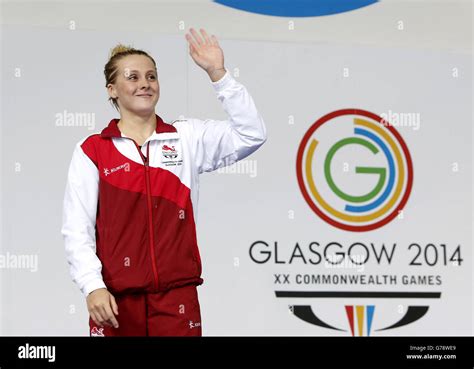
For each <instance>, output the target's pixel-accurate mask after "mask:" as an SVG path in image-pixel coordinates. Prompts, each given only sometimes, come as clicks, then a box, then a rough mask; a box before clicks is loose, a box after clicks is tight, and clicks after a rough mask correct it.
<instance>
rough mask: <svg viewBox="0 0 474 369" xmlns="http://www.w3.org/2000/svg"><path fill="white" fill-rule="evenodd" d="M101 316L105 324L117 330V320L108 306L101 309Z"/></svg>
mask: <svg viewBox="0 0 474 369" xmlns="http://www.w3.org/2000/svg"><path fill="white" fill-rule="evenodd" d="M101 313H102V314H101V315H102V316H103V317H104V318H105V324H107V325H109V326H111V327H114V328H118V322H117V319H115V315H114V313H113V312H112V309H111V308H110V305H103V306H102V309H101Z"/></svg>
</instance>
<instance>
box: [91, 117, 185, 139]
mask: <svg viewBox="0 0 474 369" xmlns="http://www.w3.org/2000/svg"><path fill="white" fill-rule="evenodd" d="M155 116H156V130H155V132H154V134H153V136H155V134H160V133H176V128H175V127H173V126H172V125H171V124H167V123H165V122H163V119H161V117H159V116H158V115H157V114H155ZM118 122H119V119H117V118H114V119H112V120H111V121H110V122H109V125H108V126H107V127H105V128H104V129H103V130H102V131H101V132H100V136H101V137H102V138H108V137H122V133H121V132H120V130H119V128H118V126H117V124H118ZM166 136H167V135H166ZM156 138H159V137H156Z"/></svg>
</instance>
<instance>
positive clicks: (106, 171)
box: [104, 163, 130, 177]
mask: <svg viewBox="0 0 474 369" xmlns="http://www.w3.org/2000/svg"><path fill="white" fill-rule="evenodd" d="M122 169H124V170H125V171H126V172H130V163H124V164H122V165H119V166H117V167H115V168H112V169H109V168H104V174H105V176H106V177H107V176H108V175H110V174H112V173H115V172H117V171H119V170H122Z"/></svg>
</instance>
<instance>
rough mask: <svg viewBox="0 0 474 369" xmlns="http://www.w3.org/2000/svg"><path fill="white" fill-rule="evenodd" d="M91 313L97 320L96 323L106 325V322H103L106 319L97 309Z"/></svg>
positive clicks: (101, 325)
mask: <svg viewBox="0 0 474 369" xmlns="http://www.w3.org/2000/svg"><path fill="white" fill-rule="evenodd" d="M90 314H91V318H92V320H93V321H94V322H95V324H97V325H98V326H100V327H101V328H103V327H104V323H103V322H104V319H103V318H102V316H101V315H100V314H99V313H98V312H96V311H90Z"/></svg>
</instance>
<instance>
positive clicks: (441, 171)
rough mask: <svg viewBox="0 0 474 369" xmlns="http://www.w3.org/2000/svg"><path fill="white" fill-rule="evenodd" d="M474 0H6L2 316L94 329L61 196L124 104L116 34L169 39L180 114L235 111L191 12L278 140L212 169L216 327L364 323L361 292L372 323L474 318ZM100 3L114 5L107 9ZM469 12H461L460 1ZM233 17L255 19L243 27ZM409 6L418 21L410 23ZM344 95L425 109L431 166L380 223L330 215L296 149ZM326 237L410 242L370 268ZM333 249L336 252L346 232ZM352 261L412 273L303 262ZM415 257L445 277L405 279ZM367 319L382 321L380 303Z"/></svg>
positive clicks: (139, 40)
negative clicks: (201, 55) (276, 9)
mask: <svg viewBox="0 0 474 369" xmlns="http://www.w3.org/2000/svg"><path fill="white" fill-rule="evenodd" d="M448 3H449V4H448ZM66 4H67V5H68V6H66ZM114 4H115V3H114ZM43 5H44V4H43ZM107 5H109V7H108V8H107ZM470 5H471V4H470V3H469V2H466V1H450V2H410V1H405V2H398V3H397V5H395V4H394V2H392V1H382V2H379V3H377V4H375V5H373V6H369V7H366V8H363V9H359V10H356V11H353V12H348V13H343V14H337V15H332V16H326V17H310V18H304V19H295V20H293V21H294V27H295V28H294V29H293V30H289V29H288V21H289V20H288V19H286V18H284V17H271V16H263V15H256V14H251V13H246V12H242V11H237V10H234V9H230V8H226V7H223V6H221V5H218V4H213V3H212V2H207V1H206V2H205V1H200V2H173V3H171V2H155V3H153V4H152V3H143V4H142V6H143V7H144V8H142V9H141V11H144V13H145V14H148V15H147V16H144V17H145V18H143V19H142V20H141V21H138V20H137V19H135V20H133V19H132V18H134V17H130V14H131V13H132V12H133V6H132V5H130V4H128V6H127V5H124V4H120V5H117V7H114V8H110V3H108V2H100V3H96V6H97V8H96V9H92V8H91V5H90V4H85V5H79V3H75V2H71V3H64V2H61V3H56V4H55V5H51V4H50V5H47V7H46V8H44V9H46V10H45V13H43V14H41V15H40V14H39V13H36V15H35V8H34V7H35V6H34V5H32V4H28V3H22V4H13V3H9V4H6V5H5V7H4V10H5V12H4V14H5V15H4V19H3V20H2V22H3V23H2V91H1V93H2V100H1V102H2V107H1V112H2V113H1V114H2V116H1V123H2V124H1V133H2V135H1V137H2V151H1V155H2V160H1V165H2V191H1V193H2V206H1V209H2V223H1V224H2V245H1V255H0V257H1V259H0V267H1V268H0V273H1V274H0V277H1V286H0V288H1V301H2V303H1V304H0V305H1V306H0V309H1V320H0V324H1V327H0V328H1V330H0V333H1V334H2V335H88V326H87V310H86V306H85V301H84V298H83V297H82V295H81V294H80V292H79V290H78V289H77V287H76V286H75V285H73V284H72V282H71V280H70V277H69V273H68V271H67V265H66V262H65V256H64V251H63V243H62V238H61V235H60V227H61V211H62V199H63V194H64V186H65V181H66V174H67V168H68V165H69V161H70V159H71V155H72V149H73V146H74V143H76V142H77V141H78V140H79V139H80V138H81V137H84V136H87V135H89V134H91V133H93V132H97V131H100V130H101V129H102V128H103V127H104V126H105V125H106V124H107V123H108V122H109V121H110V119H111V118H113V117H117V113H116V112H115V111H114V110H113V109H112V107H111V106H110V105H109V103H108V102H107V94H106V91H105V88H104V84H105V82H104V77H103V67H104V64H105V62H106V59H107V55H108V51H109V50H110V48H112V47H113V46H114V45H115V44H116V43H117V42H123V43H126V44H133V45H134V46H135V47H137V48H143V49H145V50H146V51H148V52H150V53H151V55H152V56H154V58H155V60H156V62H157V66H158V73H159V75H158V78H159V81H160V85H161V97H160V101H159V102H158V106H157V110H156V111H157V114H159V115H160V116H161V117H162V118H163V119H164V120H165V121H171V120H173V119H176V118H178V117H179V116H180V115H184V116H190V117H196V118H201V119H205V118H214V119H223V118H225V114H224V112H223V111H222V109H221V107H220V105H219V102H218V101H217V100H216V98H215V94H214V92H213V90H212V87H211V86H210V84H209V80H208V77H207V75H205V73H204V72H203V71H202V70H201V69H199V68H198V67H197V66H196V65H194V63H193V61H192V60H191V59H190V57H189V56H188V54H187V46H186V43H185V39H184V36H183V34H184V31H183V30H182V29H180V26H182V25H183V23H180V22H184V24H185V25H186V28H187V27H189V26H194V27H201V26H202V27H205V28H206V29H208V30H209V31H210V32H211V33H214V34H216V35H217V36H218V37H219V39H220V40H221V45H222V47H223V50H224V53H225V60H226V67H227V69H228V70H229V71H230V72H231V73H232V74H233V75H234V77H235V78H236V79H238V80H239V81H240V82H242V83H243V84H244V85H245V86H246V87H247V88H248V90H249V91H250V93H251V94H252V96H253V98H254V100H255V102H256V105H257V107H258V109H259V111H260V113H261V114H262V116H263V118H264V120H265V122H266V125H267V131H268V141H267V142H266V144H265V145H264V146H263V147H262V148H261V149H260V150H259V151H257V152H256V153H255V154H254V155H252V156H251V157H249V158H248V159H246V160H244V161H243V162H240V163H238V164H236V165H234V166H232V167H229V168H226V169H225V170H220V171H218V172H214V173H211V174H204V175H202V176H201V186H200V202H199V213H198V214H199V219H198V240H199V246H200V250H201V256H202V262H203V278H204V284H203V285H202V286H200V287H199V288H198V292H199V296H200V301H201V308H202V322H203V334H204V335H342V336H344V335H351V332H350V327H349V320H348V317H347V315H346V311H345V307H344V306H345V305H351V306H352V305H354V306H355V305H360V306H365V305H374V306H375V310H374V317H373V320H372V330H371V332H370V334H371V335H378V336H382V335H404V336H407V335H472V333H473V323H472V322H473V316H472V312H473V303H472V298H473V274H472V269H473V268H472V228H473V218H472V217H473V213H472V164H473V163H472V158H473V154H472V122H473V120H472V45H471V40H472V38H471V34H470V33H469V32H470V31H471V29H470V27H471V21H472V18H471V16H470V15H471V13H469V12H470V11H471V8H470ZM147 7H148V8H147ZM101 8H103V9H108V11H109V12H110V13H111V14H110V16H111V17H112V19H114V20H115V21H112V20H110V19H109V18H108V19H103V17H102V15H103V14H102V15H101ZM25 9H27V10H28V11H26V12H25ZM147 9H148V10H149V11H147ZM466 10H467V11H468V12H466ZM150 11H152V12H153V14H155V15H156V18H153V17H150V16H149V14H150ZM22 12H23V16H22V17H20V13H22ZM202 12H207V13H206V14H208V16H206V18H205V22H204V21H202V18H199V14H200V13H202ZM417 12H418V13H417ZM466 13H467V15H466ZM25 14H26V15H25ZM413 14H430V17H431V19H436V18H437V17H439V18H440V19H441V18H442V19H443V22H438V23H437V24H436V27H434V26H432V28H429V26H427V24H426V23H424V19H425V18H421V17H420V18H418V19H416V17H415V18H414V16H413ZM453 14H454V15H455V16H456V17H450V15H453ZM99 15H101V17H99ZM224 19H227V20H229V21H232V20H235V19H238V20H239V21H238V23H235V27H234V25H233V26H232V27H230V25H229V24H227V23H226V22H225V21H224ZM380 19H385V20H388V21H387V22H385V23H383V22H380ZM71 20H73V21H74V25H73V26H72V23H71ZM160 20H163V21H160ZM400 20H403V21H404V24H403V27H405V28H404V29H403V30H400V29H397V27H398V26H400V23H398V22H399V21H400ZM47 22H49V23H47ZM233 24H234V23H233ZM361 24H364V25H365V26H364V27H361V26H360V25H361ZM421 24H424V25H425V26H424V27H422V26H421ZM315 30H317V32H315ZM351 30H352V32H351ZM466 31H468V32H466ZM454 40H455V41H454ZM344 108H357V109H363V110H367V111H370V112H372V113H374V114H377V115H383V114H387V115H389V120H392V121H393V117H395V116H396V114H402V113H403V114H412V116H413V117H414V119H415V120H414V121H413V122H412V124H411V125H406V126H396V127H395V128H396V129H397V131H398V132H399V133H400V135H401V136H402V138H403V140H404V141H405V143H406V144H407V146H408V149H409V151H410V154H411V158H412V160H413V170H414V181H413V189H412V192H411V195H410V198H409V199H408V202H407V204H406V206H405V207H404V210H403V218H396V219H394V220H392V221H391V222H390V223H389V224H387V225H385V226H383V227H381V228H378V229H376V230H373V231H368V232H348V231H344V230H341V229H338V228H336V227H334V226H331V225H329V224H328V223H326V222H325V221H323V220H322V219H320V218H319V217H318V216H317V215H316V214H315V213H314V212H313V211H312V210H311V208H310V207H309V206H308V204H307V203H306V201H305V199H304V198H303V195H302V192H301V190H300V188H299V186H298V181H297V176H296V155H297V151H298V147H299V145H300V142H301V140H302V138H303V136H304V134H305V133H306V132H307V130H308V129H309V128H310V127H311V125H312V124H313V123H314V122H315V121H316V120H318V119H319V118H321V117H322V116H324V115H326V114H328V113H331V112H334V111H336V110H339V109H344ZM67 113H73V114H75V113H79V114H86V115H87V116H88V117H90V118H91V119H92V120H91V121H90V122H89V125H87V126H84V125H81V124H79V123H77V121H76V123H75V126H61V125H58V123H57V122H58V117H61V116H63V115H64V114H67ZM391 113H393V114H392V118H390V114H391ZM352 154H353V156H346V157H345V158H344V157H341V158H336V159H335V160H339V161H336V164H335V165H336V166H337V167H341V166H343V164H344V163H345V161H348V164H349V168H353V167H354V166H355V165H361V164H362V163H361V160H368V159H369V158H368V157H365V156H363V152H362V151H357V150H356V151H354V152H353V153H352ZM360 159H361V160H360ZM365 164H373V163H365ZM376 164H377V165H383V164H384V162H383V161H381V162H378V163H376ZM352 173H353V170H352ZM337 178H339V180H341V181H342V182H344V180H345V181H346V182H345V184H344V185H345V186H346V187H345V189H346V190H348V192H351V191H352V192H357V191H359V192H360V193H363V192H367V190H370V189H371V188H372V187H373V183H374V182H371V181H366V182H364V181H363V180H362V179H361V176H358V175H356V174H350V173H348V174H347V176H346V177H344V176H341V173H339V177H337ZM341 187H343V186H341ZM354 190H355V191H354ZM256 241H263V242H265V243H266V244H268V245H269V246H268V247H265V246H263V244H261V243H260V244H258V245H257V246H255V247H254V248H253V251H252V253H251V252H250V249H251V245H252V244H253V243H254V242H256ZM312 242H317V243H319V245H320V246H319V248H316V249H317V251H318V252H319V253H320V254H322V251H323V250H322V249H323V248H324V246H325V245H327V244H329V243H331V242H338V243H340V244H341V245H342V246H343V251H345V252H347V250H348V248H349V246H350V245H351V244H353V243H355V242H361V243H364V244H365V245H367V246H368V247H369V248H370V245H371V243H373V244H374V245H375V248H376V249H377V250H380V246H381V244H385V246H386V247H391V246H392V245H393V244H396V245H397V246H396V250H395V252H394V256H393V258H392V261H391V263H390V264H388V263H381V264H380V265H377V263H376V262H374V258H373V255H371V256H370V261H369V262H368V263H367V264H365V265H364V266H363V268H362V267H360V268H356V267H355V266H354V265H346V267H345V268H328V267H327V265H325V263H324V262H321V263H319V264H318V265H313V264H311V263H310V262H309V261H308V260H309V259H313V260H316V259H317V257H316V254H315V253H313V252H311V249H310V248H309V245H310V244H311V243H312ZM275 243H277V245H278V246H277V250H276V252H277V253H278V255H275V248H274V244H275ZM411 243H418V244H420V246H422V248H423V250H424V249H425V247H426V245H427V244H430V243H432V244H434V245H435V248H436V249H437V251H438V261H437V263H436V264H435V265H433V266H430V265H428V264H427V263H426V262H423V263H422V264H423V265H420V266H414V265H411V266H410V265H409V264H410V261H412V260H413V258H414V257H415V256H416V249H413V248H412V249H410V250H409V249H408V246H409V245H410V244H411ZM296 244H298V245H299V247H300V250H301V252H299V253H298V252H297V254H299V255H301V254H303V256H302V257H301V256H300V257H294V258H293V260H292V263H291V264H290V263H289V261H290V259H291V255H292V253H294V252H295V245H296ZM443 244H445V245H446V246H445V248H443V247H442V246H441V245H443ZM458 245H459V246H460V256H461V258H462V259H463V262H462V263H461V265H459V266H457V265H453V263H452V262H449V257H450V256H451V255H452V254H453V252H454V251H455V249H456V248H457V246H458ZM444 249H446V250H447V260H448V263H447V265H443V251H444ZM330 250H332V251H330V253H331V252H332V253H334V250H335V248H332V249H330ZM262 251H263V252H265V251H267V252H268V251H271V252H272V253H271V258H270V259H269V260H268V261H267V262H265V263H261V264H259V263H257V262H255V261H254V260H253V259H256V260H263V259H265V256H266V255H268V254H265V253H263V252H262ZM297 251H298V250H297ZM313 251H314V250H313ZM433 252H434V251H433V248H432V247H431V249H429V250H428V251H427V253H428V254H427V258H428V261H432V260H433V259H432V258H433V255H434V254H432V253H433ZM251 255H252V257H251ZM423 257H424V255H423V253H422V255H421V256H420V259H417V261H423V260H424V259H423ZM21 258H23V259H22V260H23V261H24V262H25V264H24V265H23V267H20V268H17V267H15V265H14V264H13V262H14V261H15V260H17V261H18V260H20V259H21ZM252 258H253V259H252ZM303 258H304V259H305V260H306V263H305V262H304V261H303ZM284 274H286V275H288V281H289V282H290V284H288V283H287V284H277V283H276V280H277V279H278V278H276V277H275V275H280V277H281V279H282V280H283V277H282V276H283V275H284ZM335 274H338V275H339V274H340V275H342V274H345V275H359V276H360V275H366V276H369V275H395V276H397V283H396V284H392V285H386V284H385V285H384V284H382V285H357V284H356V285H341V284H338V285H327V284H298V283H297V275H335ZM403 275H410V276H411V275H415V276H429V275H433V276H439V277H437V278H439V281H440V282H441V283H439V284H435V285H413V284H410V285H404V284H403V283H402V276H403ZM435 280H436V278H435ZM276 290H278V291H319V292H321V291H330V292H333V291H377V292H437V293H441V297H440V298H433V299H421V298H415V299H410V298H376V299H374V298H372V299H370V298H349V297H345V298H321V297H319V298H318V297H314V298H307V299H301V298H295V297H293V298H291V297H286V298H285V297H283V298H281V297H276V295H275V291H276ZM303 300H304V301H303ZM294 305H309V306H311V309H312V312H313V313H314V314H316V316H317V317H318V318H319V319H320V320H321V321H324V322H325V323H326V324H329V325H331V326H334V327H337V328H339V329H341V331H336V330H331V329H328V328H323V327H320V326H317V325H315V324H312V323H310V322H306V321H303V320H302V319H299V318H298V317H297V316H295V314H293V312H294V310H293V308H289V306H294ZM408 306H428V307H429V309H428V311H427V313H426V314H425V315H424V316H423V317H422V318H421V319H419V320H417V321H416V322H413V323H411V324H408V325H405V326H403V327H399V328H396V329H390V330H386V331H377V329H381V328H384V327H387V326H389V325H391V324H394V323H396V322H397V321H399V320H400V319H401V318H402V317H403V316H404V314H405V313H406V311H407V309H408ZM362 321H364V327H365V325H366V323H367V321H366V318H365V317H364V318H361V322H362ZM355 326H356V327H357V319H355ZM362 334H363V335H366V334H367V330H366V328H364V331H363V332H362ZM356 335H358V332H357V331H356Z"/></svg>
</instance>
